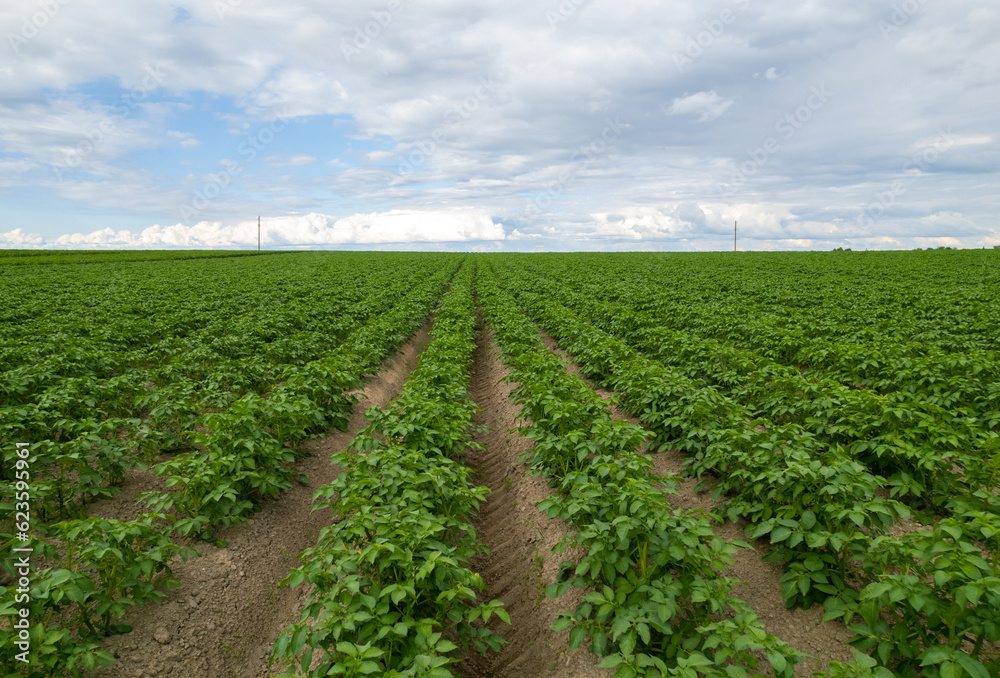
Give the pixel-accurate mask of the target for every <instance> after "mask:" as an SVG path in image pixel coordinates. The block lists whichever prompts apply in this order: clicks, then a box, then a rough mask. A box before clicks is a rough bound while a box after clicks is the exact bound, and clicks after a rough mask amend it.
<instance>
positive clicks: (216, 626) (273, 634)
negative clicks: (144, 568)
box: [94, 321, 430, 678]
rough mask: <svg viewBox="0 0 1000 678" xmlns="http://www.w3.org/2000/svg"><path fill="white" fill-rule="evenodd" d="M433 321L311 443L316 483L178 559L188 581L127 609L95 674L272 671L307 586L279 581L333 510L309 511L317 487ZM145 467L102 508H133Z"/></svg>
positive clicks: (392, 388) (186, 677)
mask: <svg viewBox="0 0 1000 678" xmlns="http://www.w3.org/2000/svg"><path fill="white" fill-rule="evenodd" d="M429 327H430V321H428V322H427V323H426V324H425V325H424V326H423V327H422V328H420V330H419V331H418V332H417V333H416V334H415V335H414V336H413V337H412V338H411V339H410V341H409V342H407V343H406V344H405V345H404V346H403V347H402V348H401V349H400V350H399V351H398V352H397V353H396V355H395V356H394V357H393V358H392V359H390V360H389V361H387V362H386V363H385V364H384V365H383V368H382V370H381V371H380V372H379V373H378V374H376V375H375V376H374V377H373V378H372V379H371V381H369V382H368V384H367V385H366V386H365V388H364V389H363V390H362V391H361V394H360V395H361V399H360V400H359V402H358V403H356V404H355V406H354V409H353V413H352V416H351V419H350V422H349V424H348V428H347V430H346V431H332V432H331V433H330V435H329V436H327V437H325V438H318V439H315V440H309V441H307V442H306V443H305V447H306V448H308V449H309V451H310V452H311V453H312V455H311V456H310V457H307V458H305V459H303V460H301V461H300V462H299V463H298V464H297V465H296V470H298V471H300V472H302V473H305V474H306V476H307V477H308V478H309V484H308V485H295V486H293V487H292V488H291V489H289V490H288V491H286V492H285V493H283V494H282V495H281V496H280V497H279V498H278V499H276V500H274V501H269V502H266V503H264V504H263V506H262V510H261V511H260V512H259V513H257V514H255V515H254V516H253V517H252V518H251V519H250V521H249V522H247V523H245V524H244V525H241V526H236V527H230V528H226V529H222V530H219V532H218V535H217V536H218V538H219V539H222V540H225V541H226V542H227V543H228V546H227V547H226V548H216V547H215V546H212V545H210V544H205V543H198V544H195V547H196V548H197V550H198V551H199V553H201V557H200V558H193V559H191V560H189V561H188V562H187V563H177V564H176V565H175V566H174V567H173V571H174V574H175V575H176V576H177V578H178V580H179V581H180V582H181V586H180V587H179V588H176V589H173V590H171V591H169V592H168V593H167V595H166V597H165V598H164V599H163V601H162V602H160V603H158V604H155V605H151V606H148V607H144V608H139V609H136V610H133V611H131V612H130V613H129V614H128V615H126V617H125V619H124V620H123V621H124V622H125V623H128V624H130V625H132V626H133V627H134V630H133V631H132V632H131V633H129V634H126V635H122V636H115V637H112V638H109V639H108V640H107V641H106V642H105V643H104V647H105V648H106V649H108V650H109V651H111V652H112V653H113V654H114V655H115V657H116V661H115V663H114V664H113V665H112V666H110V667H108V668H106V669H103V670H101V671H99V672H97V673H96V674H95V675H97V676H102V677H105V678H120V677H122V676H128V677H129V678H132V677H135V678H145V677H157V678H160V677H164V676H178V677H183V678H191V677H194V676H198V677H201V676H205V677H209V676H211V677H212V678H216V677H218V678H223V677H229V676H240V677H241V678H258V677H264V676H271V675H273V674H274V673H275V670H274V669H269V668H268V657H269V655H270V652H271V647H272V645H273V643H274V640H275V638H277V636H278V635H279V634H280V633H281V631H282V630H283V629H284V628H285V627H286V626H287V625H288V624H290V623H292V622H294V621H297V620H298V616H299V612H300V610H301V609H302V605H303V603H304V596H305V587H300V588H299V589H298V590H292V589H289V588H287V587H283V588H279V586H278V585H279V583H280V582H281V581H282V579H284V578H285V576H286V575H287V574H288V572H289V570H290V569H291V568H293V567H296V566H297V565H298V564H299V563H298V558H297V556H298V554H299V552H301V551H302V550H303V549H305V548H307V547H310V546H313V545H315V543H316V538H317V536H318V535H319V531H320V529H322V527H323V526H324V525H327V524H329V523H330V521H331V519H332V516H331V515H330V513H329V512H328V511H326V512H317V513H311V509H312V493H313V491H314V490H316V489H317V488H318V487H320V486H321V485H323V484H326V483H329V482H330V481H331V480H333V479H334V478H335V477H336V476H337V474H339V473H340V470H339V468H337V467H335V466H333V465H331V464H330V457H331V455H333V454H334V453H336V452H338V451H340V450H343V449H346V448H347V446H348V444H349V443H350V442H351V440H352V439H353V438H354V437H355V436H356V435H357V432H358V431H359V430H360V429H361V428H362V427H363V426H365V425H366V424H367V419H366V418H365V416H364V413H365V410H366V409H367V408H369V407H372V406H379V407H384V406H386V405H387V404H388V403H389V401H390V400H391V399H392V398H393V397H394V396H395V395H396V394H397V393H399V391H400V390H401V389H402V386H403V382H404V381H405V380H406V378H407V376H408V375H409V374H410V372H412V371H413V369H414V368H415V367H416V365H417V361H418V359H419V356H420V352H421V351H422V350H423V348H424V347H425V346H426V345H427V343H428V342H429V341H430V337H429V335H428V328H429ZM145 475H146V474H137V475H136V476H135V477H134V478H132V479H130V481H129V484H128V485H127V486H126V487H125V488H124V492H123V497H122V498H121V499H120V501H122V502H125V505H123V506H122V507H121V510H115V507H114V505H111V506H105V507H102V509H103V511H107V512H109V516H110V517H118V515H116V514H118V513H127V512H128V511H129V510H134V508H133V509H128V508H127V504H128V503H132V504H134V500H132V499H131V497H132V496H134V493H135V492H136V491H139V489H138V488H143V489H145V485H147V484H149V482H150V481H149V479H148V478H144V476H145ZM133 483H134V485H132V484H133ZM126 498H127V499H126ZM109 504H110V502H109ZM103 511H102V512H103ZM94 513H95V514H96V512H94Z"/></svg>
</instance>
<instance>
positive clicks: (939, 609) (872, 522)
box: [504, 271, 1000, 678]
mask: <svg viewBox="0 0 1000 678" xmlns="http://www.w3.org/2000/svg"><path fill="white" fill-rule="evenodd" d="M508 273H509V274H508V276H507V277H505V279H504V283H505V284H506V285H508V286H509V287H510V288H511V289H513V290H515V291H517V292H518V293H519V298H520V299H521V300H522V303H523V304H524V306H525V308H526V309H527V310H528V311H529V312H530V313H531V314H532V315H533V316H534V317H536V318H537V319H538V320H539V322H540V323H541V325H542V326H543V327H544V328H545V329H546V330H547V331H549V332H550V333H551V334H552V335H553V336H554V337H556V339H557V340H558V341H559V342H560V344H561V345H562V346H564V347H565V348H566V349H567V350H568V351H569V352H570V353H571V354H572V355H573V356H574V358H575V359H576V360H577V361H578V363H579V364H580V366H581V369H582V371H583V372H584V373H585V374H587V375H589V376H592V377H594V378H597V379H599V380H601V381H602V382H603V383H605V384H606V385H607V386H608V387H609V388H611V389H612V390H614V391H616V392H617V393H618V394H619V396H620V397H621V398H622V402H623V404H624V405H625V406H626V407H627V408H628V409H629V410H630V411H632V412H633V413H634V414H635V415H636V416H638V417H639V418H640V419H641V420H642V421H643V423H645V424H646V425H647V426H649V427H650V428H651V429H652V430H653V431H654V432H655V433H656V434H657V439H656V442H657V443H659V444H660V445H661V447H664V448H675V449H680V450H684V451H686V452H688V453H689V454H690V455H691V456H690V457H689V459H688V461H687V471H688V472H689V473H692V474H694V475H698V476H701V475H703V474H705V473H711V474H713V475H715V476H717V477H718V479H719V482H718V484H716V485H715V487H714V489H713V494H714V496H716V497H718V496H721V495H722V494H723V493H725V494H726V495H727V499H726V502H725V504H724V505H723V506H724V509H725V510H726V512H727V514H728V516H729V518H730V519H733V520H735V519H736V518H739V517H743V518H746V519H747V520H748V521H749V522H750V525H749V526H748V528H747V537H748V538H752V539H758V538H764V537H767V538H768V539H769V541H770V543H771V550H770V553H769V554H768V556H767V557H766V558H765V559H766V560H769V561H781V562H783V563H784V567H785V571H786V573H785V575H784V576H783V577H782V595H783V596H784V597H785V599H786V601H787V602H788V604H789V605H790V606H791V605H794V604H796V603H801V604H803V605H804V606H808V605H810V604H811V603H812V602H813V601H816V600H823V601H824V607H825V608H826V612H827V614H826V615H825V618H826V619H828V620H833V619H837V618H841V617H842V618H844V619H845V621H847V622H850V621H851V619H852V618H853V617H855V616H857V617H859V618H860V619H861V623H859V624H856V625H854V626H852V627H851V629H852V630H853V631H855V633H856V636H855V637H854V638H853V639H852V641H851V642H852V644H853V645H855V646H856V647H858V648H860V649H862V650H865V651H868V652H870V654H871V656H872V658H873V659H875V660H876V661H877V662H878V664H879V665H880V666H881V667H886V668H889V667H891V668H892V670H893V671H894V672H895V673H896V675H900V676H917V675H920V676H937V675H941V676H961V675H965V674H968V675H970V676H976V678H986V676H988V675H989V671H991V670H993V671H995V670H996V669H997V664H996V663H995V659H996V658H992V659H991V658H990V657H988V656H986V655H985V654H983V648H984V644H985V643H986V642H991V643H992V642H996V641H997V640H1000V620H998V619H997V617H996V613H995V609H996V606H997V605H1000V579H998V572H1000V569H998V566H1000V560H998V554H1000V521H998V520H997V517H996V516H995V515H993V514H990V513H984V512H982V511H977V510H970V511H968V512H965V513H961V514H960V515H956V516H954V517H952V518H948V519H944V520H941V521H939V522H938V523H937V524H936V525H935V526H934V527H933V528H932V529H930V530H922V531H919V532H916V533H913V534H909V535H906V536H903V537H894V536H892V535H891V534H890V528H891V526H892V524H893V522H894V521H895V520H896V519H898V518H901V517H905V516H906V515H907V511H906V508H905V507H904V506H903V505H901V504H899V503H898V502H896V501H894V500H885V499H881V498H879V497H877V496H876V489H877V488H878V487H880V486H882V484H883V481H880V480H879V479H878V478H876V477H874V476H872V475H870V474H869V473H868V472H867V471H866V470H865V469H864V468H863V467H861V466H860V465H859V464H857V462H855V461H853V460H852V459H851V458H850V457H849V456H848V455H846V454H845V453H844V451H843V450H842V449H840V448H838V447H836V446H834V447H831V448H824V447H823V446H821V445H818V444H817V443H816V440H815V438H814V437H813V436H811V435H810V434H809V433H807V432H804V431H801V429H797V428H796V427H795V426H794V425H788V424H786V425H779V424H773V423H772V422H770V421H767V420H759V419H753V418H751V417H750V416H749V412H748V410H747V409H746V408H745V407H743V406H742V405H739V404H737V403H735V402H733V401H732V400H730V399H728V398H726V397H725V396H723V395H721V394H720V393H718V392H717V391H716V390H714V389H711V388H705V387H702V386H701V385H699V384H698V382H696V381H694V380H692V379H690V378H688V377H686V376H685V375H684V374H683V373H682V371H681V370H679V369H676V368H671V367H668V366H664V365H663V364H661V363H658V362H656V361H654V360H651V359H648V358H646V357H644V356H643V355H641V354H640V353H638V352H637V351H636V350H635V349H633V348H631V347H629V346H628V345H627V344H625V343H624V342H622V341H621V340H619V339H617V338H615V337H612V336H610V335H609V334H607V333H606V332H604V331H602V330H600V329H598V328H596V327H594V326H592V325H589V324H588V323H587V322H585V321H584V320H583V319H581V318H580V317H579V316H578V315H577V314H576V313H575V312H573V311H572V310H570V309H568V308H566V307H563V306H561V305H559V304H558V303H554V302H552V300H551V296H542V295H538V294H534V293H531V292H528V291H525V290H524V287H525V286H526V285H525V283H524V281H525V280H526V279H527V276H525V275H524V272H523V271H516V272H508ZM858 589H860V591H859V590H858Z"/></svg>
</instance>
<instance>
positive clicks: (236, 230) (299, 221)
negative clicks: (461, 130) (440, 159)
mask: <svg viewBox="0 0 1000 678" xmlns="http://www.w3.org/2000/svg"><path fill="white" fill-rule="evenodd" d="M504 239H505V234H504V228H503V224H501V223H497V222H494V220H493V219H492V218H491V217H490V216H489V215H488V214H487V213H485V212H483V211H481V210H392V211H389V212H382V213H371V214H355V215H351V216H348V217H342V218H336V217H331V216H327V215H324V214H315V213H313V214H305V215H294V216H284V217H266V218H263V219H262V220H261V242H262V244H263V245H265V246H269V247H282V246H295V245H309V246H324V245H387V244H393V243H456V242H470V243H473V242H481V241H502V240H504ZM0 243H2V244H3V245H4V246H7V247H28V246H30V247H56V248H86V247H111V248H142V249H151V248H171V247H180V248H215V247H245V246H252V245H256V244H257V221H256V220H252V221H242V222H238V223H235V224H225V223H222V222H218V221H214V222H210V221H202V222H199V223H197V224H194V225H193V226H185V225H184V224H174V225H172V226H161V225H159V224H157V225H154V226H150V227H149V228H146V229H144V230H143V231H141V232H139V233H133V232H131V231H129V230H118V231H115V230H114V229H111V228H104V229H100V230H97V231H93V232H91V233H70V234H65V235H61V236H58V237H56V238H53V239H45V238H42V237H41V236H38V235H29V234H24V233H22V232H21V229H15V230H13V231H10V232H8V233H2V234H0Z"/></svg>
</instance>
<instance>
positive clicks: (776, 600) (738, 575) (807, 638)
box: [539, 331, 854, 678]
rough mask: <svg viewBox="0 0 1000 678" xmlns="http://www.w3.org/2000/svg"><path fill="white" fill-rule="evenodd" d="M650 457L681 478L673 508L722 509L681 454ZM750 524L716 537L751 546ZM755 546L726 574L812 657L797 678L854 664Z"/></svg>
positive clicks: (833, 625) (572, 366) (843, 630)
mask: <svg viewBox="0 0 1000 678" xmlns="http://www.w3.org/2000/svg"><path fill="white" fill-rule="evenodd" d="M539 333H540V334H541V336H542V339H543V340H544V341H545V345H546V346H548V347H549V350H551V351H552V352H554V353H556V354H557V355H560V356H562V357H563V358H565V359H566V360H567V361H568V362H567V363H566V371H567V372H569V373H570V374H575V375H577V376H579V377H580V378H581V379H583V380H584V381H586V382H587V383H588V384H590V386H591V387H592V388H593V389H594V391H595V392H596V393H597V394H598V395H599V396H600V397H601V398H603V399H604V400H608V399H609V398H611V397H612V396H613V395H614V394H613V393H611V392H610V391H608V390H606V389H604V388H601V387H600V386H598V385H596V384H594V383H593V382H591V380H590V379H588V378H587V377H585V376H584V375H583V374H581V372H580V367H579V365H577V364H576V363H575V362H573V361H572V360H571V358H570V357H569V355H568V354H567V353H566V351H564V350H563V349H561V348H559V344H558V342H557V341H556V340H555V339H553V338H552V337H550V336H549V335H548V334H546V333H545V332H541V331H540V332H539ZM610 411H611V414H612V416H613V417H614V418H615V419H623V420H625V421H628V422H630V423H632V424H635V425H637V426H642V422H640V421H639V420H638V419H636V418H635V417H633V416H632V415H631V414H629V413H628V412H625V411H624V410H622V409H621V408H620V407H618V406H617V405H616V404H614V403H612V406H611V407H610ZM650 457H651V458H652V460H653V470H654V471H655V472H656V473H658V474H660V475H663V474H678V477H677V478H676V480H677V492H678V494H676V495H675V494H668V495H667V501H668V502H669V503H670V505H671V506H673V507H675V508H681V509H702V510H705V511H713V510H714V509H715V508H716V507H717V506H718V505H719V504H720V503H721V500H720V501H718V502H716V501H713V500H712V495H711V492H709V491H705V492H695V489H694V488H695V486H697V485H698V483H699V482H700V481H699V480H698V479H696V478H685V477H680V476H679V474H680V472H681V468H682V466H683V462H684V454H683V453H682V452H680V451H678V450H666V451H663V452H659V453H655V454H650ZM748 524H749V523H747V521H746V520H739V521H736V522H732V521H728V520H727V521H726V522H725V523H724V524H723V525H721V526H718V527H716V528H715V533H716V534H718V535H719V536H720V537H722V538H723V539H727V540H742V541H747V539H746V537H745V536H744V532H745V530H746V528H747V526H748ZM753 546H754V549H755V550H750V549H740V550H739V551H738V552H737V553H736V554H735V556H734V560H735V563H734V564H733V566H732V567H730V568H728V569H727V570H726V574H727V575H729V576H730V577H734V578H735V579H737V580H739V581H740V582H742V584H739V585H737V586H736V587H735V588H734V589H733V593H734V594H735V595H736V597H738V598H740V599H742V600H744V601H746V602H747V603H748V604H749V605H750V607H751V608H753V610H754V612H756V613H757V616H758V617H760V620H761V621H762V622H763V623H764V626H765V628H766V630H767V632H768V633H770V634H772V635H774V636H777V637H778V638H780V639H781V640H783V641H785V642H786V643H788V644H789V645H791V646H792V647H794V648H795V649H797V650H800V651H802V652H807V653H809V654H810V655H812V657H813V658H807V659H806V660H805V661H804V662H802V663H800V664H797V665H796V666H795V675H796V676H800V677H802V678H805V677H807V676H811V675H812V672H813V671H816V670H824V671H825V670H826V669H827V667H828V666H829V665H830V662H831V661H839V662H847V661H853V659H854V655H853V654H852V652H851V647H850V646H849V645H848V644H847V640H848V639H849V638H851V637H852V636H853V635H854V634H853V633H851V631H849V630H848V629H847V627H846V626H845V625H844V624H842V623H840V622H824V621H823V608H822V606H819V605H814V606H813V607H812V608H811V609H809V610H803V609H801V608H796V609H793V610H789V609H787V608H786V607H785V601H784V599H783V598H782V597H781V583H780V580H781V575H782V570H781V564H780V563H765V562H763V561H762V560H761V557H762V556H763V554H764V553H765V552H766V551H767V544H766V543H765V542H762V541H760V540H757V541H756V542H754V543H753Z"/></svg>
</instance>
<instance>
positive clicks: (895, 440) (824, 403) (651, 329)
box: [532, 278, 1000, 509]
mask: <svg viewBox="0 0 1000 678" xmlns="http://www.w3.org/2000/svg"><path fill="white" fill-rule="evenodd" d="M532 283H533V288H534V289H535V290H536V291H537V292H539V293H542V294H545V295H556V298H559V299H560V300H565V301H566V303H568V304H569V305H570V306H571V307H573V308H574V309H576V310H578V311H579V312H581V313H582V314H584V316H585V317H586V318H587V319H588V320H589V321H591V322H595V323H596V324H597V325H598V326H601V327H603V328H605V329H607V330H609V331H611V332H613V333H614V334H616V335H618V336H619V337H621V338H622V339H624V340H625V341H626V342H627V343H629V344H630V345H631V346H633V347H635V348H637V349H639V350H641V351H643V352H645V353H646V354H647V355H650V356H652V357H654V358H657V359H659V360H660V361H661V362H663V363H664V364H667V365H671V366H674V367H676V368H677V369H680V370H682V371H683V373H684V374H685V375H686V376H688V377H691V378H693V379H696V380H699V383H701V384H705V385H710V386H712V387H714V388H716V389H718V390H719V392H720V393H724V394H726V395H727V396H728V397H730V398H732V399H733V400H735V401H738V402H742V403H745V404H746V405H747V406H748V407H749V410H750V411H749V415H750V417H751V418H765V419H769V420H770V421H771V422H773V423H776V424H798V425H800V426H802V428H803V429H804V430H805V431H808V432H810V433H811V434H813V435H814V436H815V437H816V438H817V440H818V441H819V442H821V443H823V444H825V445H831V446H835V445H840V446H843V448H844V449H845V450H846V452H847V454H849V455H850V456H851V457H852V458H854V459H857V460H858V461H861V462H862V463H863V464H865V466H867V467H868V468H869V469H870V470H871V472H872V473H874V474H876V475H879V476H883V477H885V478H887V479H888V481H889V486H890V488H891V492H892V496H897V497H900V498H905V499H909V500H910V501H912V502H915V503H917V504H918V505H919V506H925V505H926V504H927V503H928V502H931V503H934V504H935V505H937V506H938V507H943V506H944V505H945V504H946V503H948V502H949V501H951V500H952V498H953V497H954V496H955V495H956V494H958V495H965V494H968V492H969V491H970V487H971V488H972V490H982V489H985V484H986V483H987V482H988V481H989V478H988V477H987V476H985V475H984V474H982V473H981V472H980V471H981V469H982V468H983V464H982V460H983V459H984V458H988V457H989V456H990V454H991V451H992V450H994V449H995V448H996V446H997V444H998V443H1000V440H998V438H1000V434H998V433H997V432H996V431H992V430H989V428H983V427H982V426H981V425H980V422H979V421H978V420H977V419H975V418H974V417H970V416H968V414H969V413H967V412H965V413H963V412H962V411H958V412H956V411H954V410H952V409H946V408H944V407H942V406H940V405H936V404H933V403H931V402H928V401H926V400H923V399H922V398H920V397H917V396H914V395H911V394H898V396H897V397H886V396H882V395H879V394H877V393H874V392H872V391H868V390H860V389H852V388H848V387H846V386H844V385H842V384H841V383H839V382H838V381H836V380H832V379H828V378H827V379H824V378H820V377H818V376H817V375H812V376H811V377H807V376H805V375H802V374H800V372H799V370H797V369H796V368H794V367H789V366H785V365H781V364H779V363H776V362H774V361H773V360H771V359H769V358H766V357H762V356H760V355H755V354H752V353H750V352H748V351H743V350H740V349H736V348H734V347H733V346H732V345H730V344H728V343H726V342H720V341H717V340H714V339H702V338H700V337H697V336H695V335H691V334H688V333H685V332H680V331H677V330H671V329H669V328H664V327H662V326H661V324H660V322H659V320H658V318H657V317H655V316H652V315H650V314H647V313H643V312H635V311H632V310H631V309H629V308H627V307H623V306H621V305H610V304H607V303H605V302H602V301H600V300H597V299H594V298H591V297H587V296H585V295H583V294H579V293H576V292H574V291H573V290H572V289H570V288H569V287H568V286H566V285H562V284H559V283H555V282H552V281H547V280H544V279H539V278H533V279H532ZM998 395H1000V392H998ZM991 416H992V417H994V418H996V419H998V420H1000V410H998V411H997V412H996V413H994V414H993V415H991ZM991 421H992V420H991ZM989 423H990V422H986V425H987V426H988V425H989ZM993 425H994V427H995V426H996V422H993ZM997 508H998V509H1000V505H998V506H997Z"/></svg>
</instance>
